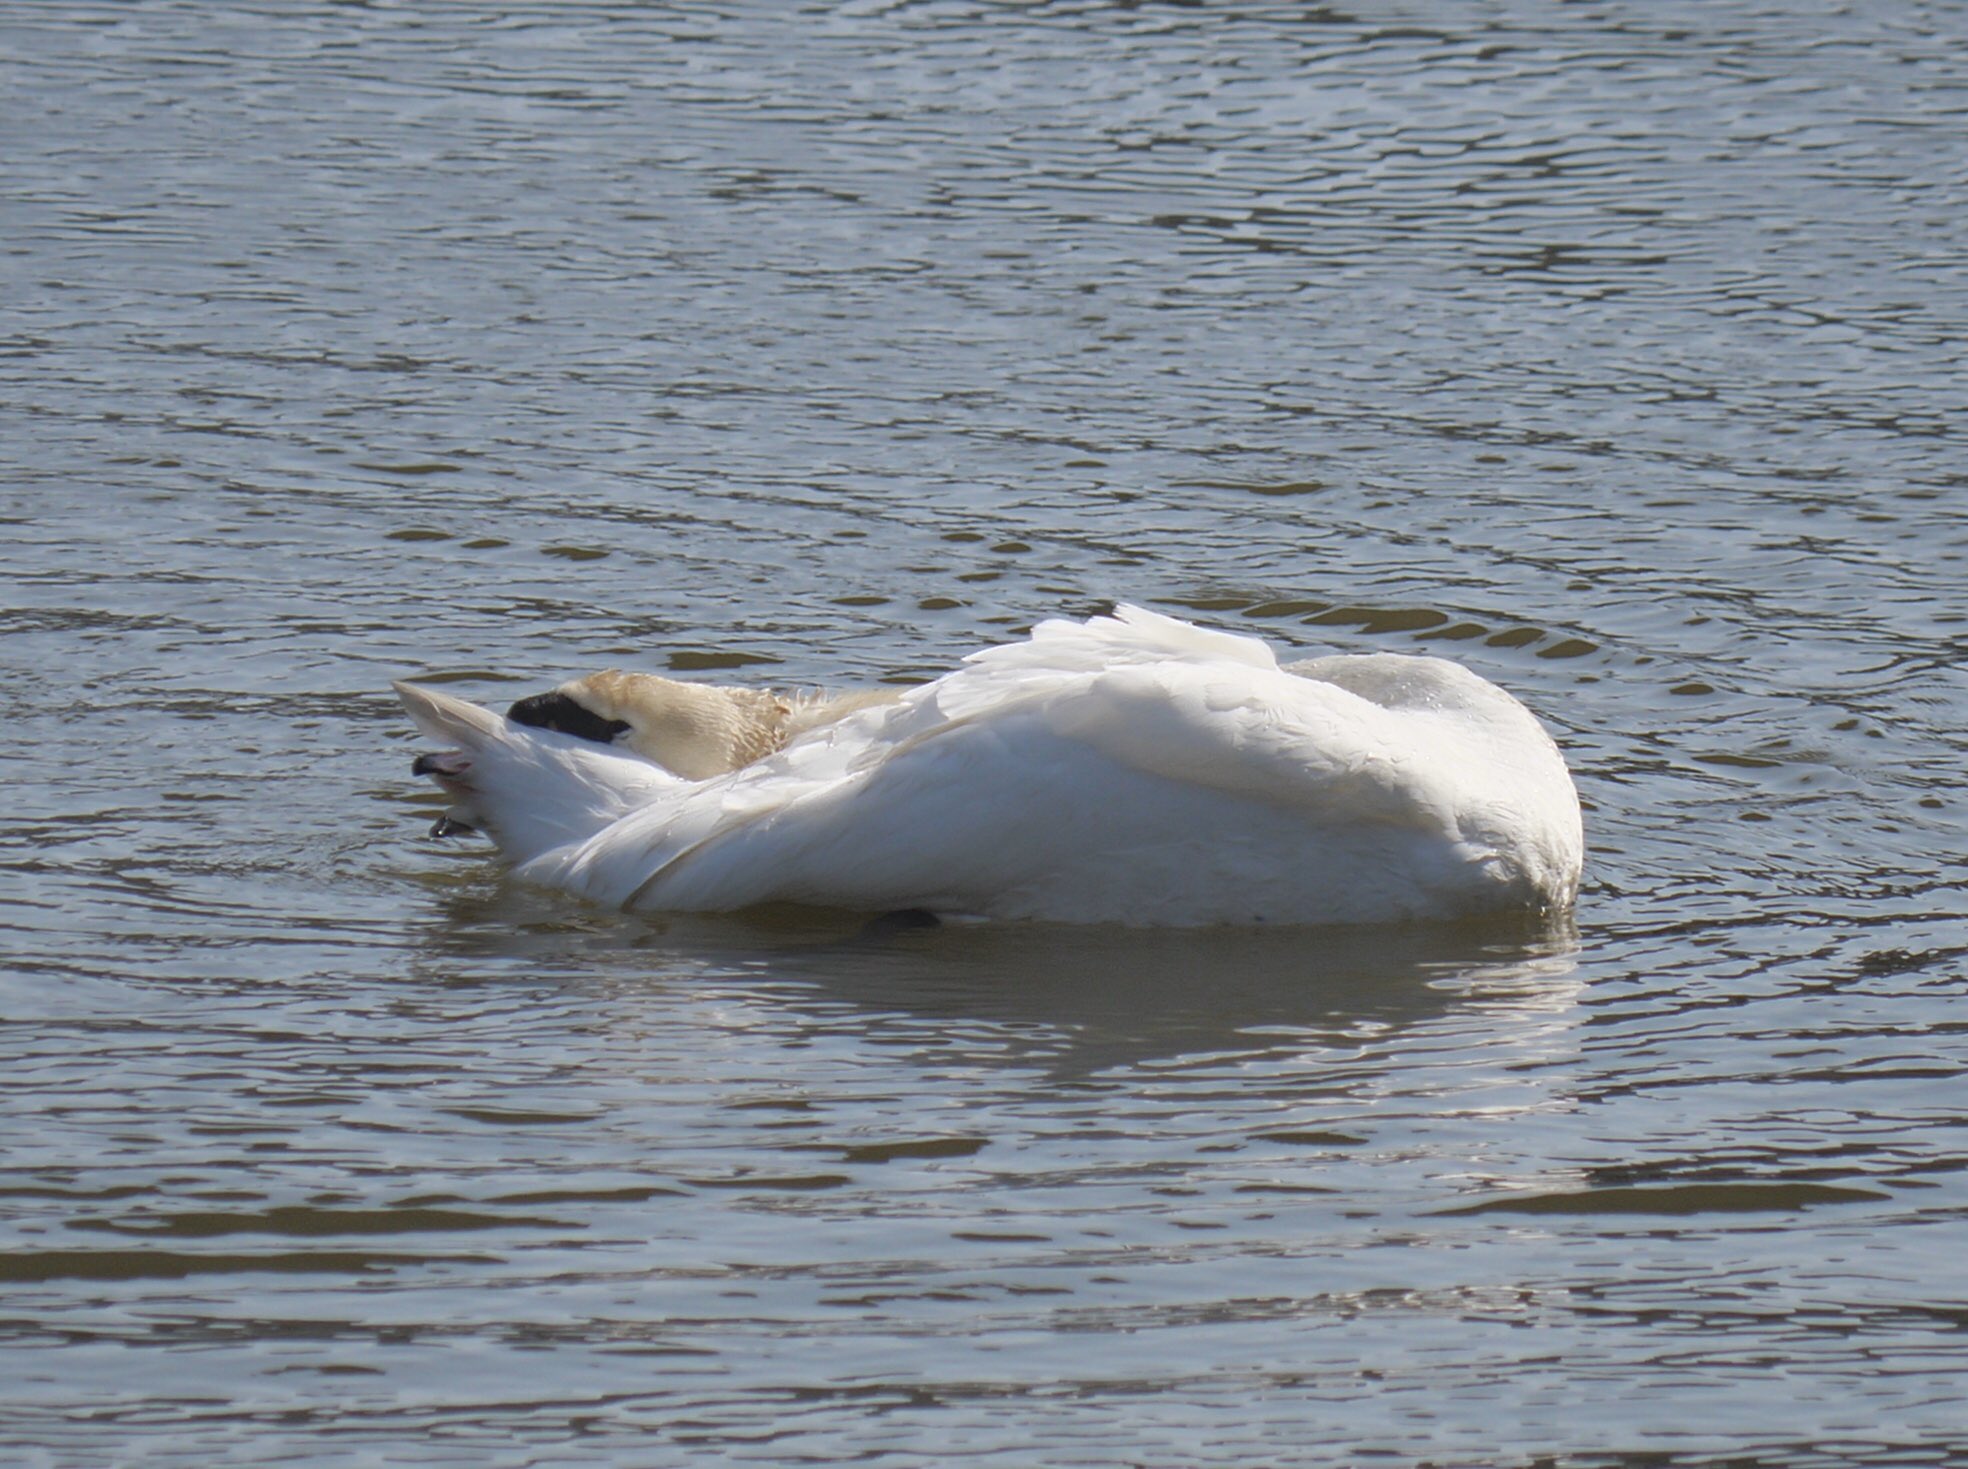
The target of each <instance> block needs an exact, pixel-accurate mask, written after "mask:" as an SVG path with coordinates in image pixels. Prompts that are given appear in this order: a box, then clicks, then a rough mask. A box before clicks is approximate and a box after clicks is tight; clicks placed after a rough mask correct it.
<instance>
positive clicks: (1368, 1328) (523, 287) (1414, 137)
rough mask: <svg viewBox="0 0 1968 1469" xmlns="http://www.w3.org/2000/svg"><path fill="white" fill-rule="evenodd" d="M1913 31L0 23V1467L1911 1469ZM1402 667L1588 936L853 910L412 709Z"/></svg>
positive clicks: (1518, 20) (1924, 1142)
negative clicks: (488, 801) (1141, 643)
mask: <svg viewBox="0 0 1968 1469" xmlns="http://www.w3.org/2000/svg"><path fill="white" fill-rule="evenodd" d="M1961 20H1962V17H1961V14H1960V12H1959V10H1958V9H1957V8H1954V7H1948V6H1940V5H1931V6H1930V5H1922V4H1917V3H1907V4H1899V5H1891V6H1868V7H1843V6H1836V5H1830V4H1822V3H1811V4H1804V5H1785V6H1777V5H1768V6H1758V5H1754V4H1746V5H1733V6H1726V7H1725V6H1706V5H1697V4H1688V3H1682V4H1661V5H1650V6H1646V7H1631V6H1618V5H1611V4H1596V3H1585V4H1569V5H1545V4H1537V3H1531V0H1521V3H1520V0H1499V3H1496V4H1488V5H1483V6H1480V7H1479V6H1471V7H1464V8H1458V9H1456V10H1454V11H1452V12H1444V11H1442V10H1441V9H1440V8H1439V7H1430V6H1419V5H1409V6H1403V5H1398V4H1388V5H1374V6H1369V7H1358V8H1352V9H1346V8H1340V7H1330V8H1327V7H1312V6H1300V5H1275V6H1266V5H1232V4H1224V5H1221V6H1211V7H1208V8H1189V7H1181V6H1175V5H1166V6H1164V5H1153V4H1149V5H1141V6H1120V7H1109V6H1103V5H1097V4H1092V3H1086V4H1057V5H1033V6H1017V7H997V6H988V5H979V4H973V5H963V4H954V3H925V4H916V5H902V4H873V3H869V4H854V5H846V6H841V7H825V8H815V9H810V10H804V11H799V10H794V9H792V8H790V7H781V6H771V5H762V4H761V5H745V6H726V5H692V6H687V7H681V8H679V9H677V10H674V11H672V10H667V9H662V8H652V7H640V6H637V7H630V6H621V7H611V6H605V5H582V4H572V3H560V4H555V5H553V6H539V7H535V8H532V9H519V8H514V9H510V10H505V9H500V10H497V11H494V10H493V9H491V8H487V9H484V10H481V9H479V8H476V7H463V6H458V7H453V6H441V7H440V6H391V5H381V4H379V5H367V6H352V5H325V4H324V5H303V4H293V5H284V4H283V5H277V6H276V5H265V6H257V7H256V6H245V5H228V6H219V5H203V4H195V3H184V4H154V5H144V6H109V5H100V6H99V5H92V4H67V3H64V4H59V5H57V4H30V3H25V0H14V3H12V4H10V5H8V6H6V7H5V9H4V12H3V13H0V26H3V27H4V34H5V38H6V45H5V46H4V47H0V55H4V58H5V59H4V61H0V79H3V80H4V86H5V95H6V96H7V98H8V104H7V107H6V109H5V115H4V118H0V156H4V157H5V158H6V159H7V163H6V174H7V187H6V189H5V192H4V203H0V211H3V212H4V222H5V230H4V234H3V235H0V240H3V241H4V249H0V291H3V292H4V295H0V300H4V301H5V303H6V304H5V306H4V308H0V311H4V315H3V316H0V330H3V331H4V336H0V444H4V449H0V462H4V474H3V475H0V514H4V515H5V517H6V522H7V535H6V539H5V541H4V549H0V573H4V576H5V588H4V604H0V618H4V622H0V626H4V628H5V630H6V637H5V639H4V641H0V657H4V659H5V662H6V671H7V687H8V694H9V698H8V713H9V732H10V739H9V740H8V745H7V749H8V754H7V756H6V761H7V772H8V780H7V790H8V792H9V801H8V807H9V808H10V809H8V810H7V811H6V813H5V814H4V816H0V864H4V867H5V870H6V874H7V876H6V881H5V884H4V887H0V894H3V896H0V926H3V927H0V932H4V935H5V940H4V941H5V945H6V952H7V958H8V962H7V964H6V966H5V968H4V971H3V972H0V1014H4V1016H5V1020H6V1024H5V1028H4V1030H0V1047H4V1056H5V1064H4V1066H3V1067H0V1088H4V1098H5V1101H4V1105H5V1108H6V1130H5V1136H6V1140H7V1141H6V1145H5V1149H4V1153H0V1275H4V1278H5V1287H4V1309H3V1310H0V1384H5V1385H4V1387H0V1448H4V1453H5V1457H6V1458H7V1459H8V1460H9V1461H10V1462H17V1463H24V1464H30V1465H36V1466H69V1465H83V1464H97V1463H103V1462H112V1461H113V1462H134V1461H137V1460H141V1461H143V1462H145V1463H146V1464H157V1465H173V1464H185V1465H201V1466H202V1465H212V1464H241V1465H255V1466H259V1465H267V1464H275V1463H306V1464H344V1463H382V1462H387V1463H390V1464H408V1465H441V1464H468V1465H472V1466H518V1465H524V1464H536V1463H554V1464H574V1463H582V1464H589V1463H591V1464H606V1465H616V1464H631V1463H632V1464H638V1465H641V1464H669V1463H701V1462H710V1461H715V1462H739V1463H744V1462H753V1463H783V1462H792V1461H798V1460H826V1461H833V1460H845V1459H849V1458H856V1457H858V1458H860V1459H862V1460H865V1461H868V1462H874V1463H879V1464H882V1465H892V1466H907V1465H932V1464H934V1465H942V1464H945V1463H948V1462H950V1461H952V1460H963V1461H967V1462H973V1463H982V1464H1002V1465H1023V1464H1028V1463H1032V1462H1047V1463H1059V1464H1068V1463H1084V1464H1110V1463H1150V1464H1156V1465H1197V1464H1236V1465H1250V1464H1273V1463H1295V1464H1296V1463H1305V1464H1353V1463H1358V1462H1361V1461H1362V1460H1363V1459H1368V1458H1372V1459H1375V1460H1376V1461H1381V1462H1392V1463H1416V1464H1419V1463H1424V1462H1427V1463H1436V1464H1476V1463H1482V1464H1529V1463H1532V1462H1544V1463H1554V1464H1564V1465H1612V1464H1618V1465H1635V1464H1640V1463H1647V1464H1658V1463H1661V1462H1663V1457H1662V1456H1668V1461H1671V1462H1673V1463H1675V1464H1696V1463H1716V1462H1721V1461H1723V1460H1725V1459H1726V1460H1727V1461H1728V1462H1730V1463H1736V1464H1743V1463H1748V1464H1757V1465H1776V1464H1783V1465H1819V1464H1826V1465H1828V1464H1844V1463H1866V1464H1885V1463H1908V1464H1919V1465H1932V1464H1940V1463H1960V1462H1963V1461H1964V1460H1968V1408H1964V1407H1963V1406H1962V1399H1963V1396H1964V1381H1963V1378H1964V1359H1963V1356H1962V1349H1961V1345H1960V1343H1961V1332H1962V1329H1963V1327H1964V1324H1968V1271H1964V1269H1963V1267H1962V1265H1961V1260H1962V1238H1963V1236H1962V1222H1963V1219H1962V1216H1963V1210H1964V1206H1968V1185H1964V1183H1963V1181H1962V1180H1963V1171H1964V1168H1968V1123H1964V1108H1963V1105H1962V1102H1961V1099H1960V1095H1959V1093H1960V1087H1959V1083H1958V1077H1959V1073H1960V1071H1961V1068H1962V1065H1963V1062H1964V1059H1968V1037H1965V1036H1964V1024H1963V1022H1962V1020H1961V1019H1960V1018H1959V1017H1956V1016H1954V1015H1953V1013H1952V1011H1953V1008H1954V1007H1955V1006H1956V1005H1957V1004H1959V1003H1960V1001H1961V996H1962V990H1963V987H1964V963H1963V955H1964V953H1968V927H1964V923H1963V919H1964V916H1968V900H1965V899H1964V896H1963V878H1964V859H1963V842H1962V823H1961V810H1962V797H1961V769H1962V760H1963V750H1964V737H1963V729H1964V726H1968V717H1965V716H1968V695H1965V694H1964V687H1963V676H1962V674H1961V672H1960V665H1961V662H1962V657H1961V655H1962V652H1963V648H1964V615H1965V614H1968V609H1965V608H1964V606H1963V599H1962V596H1961V593H1960V586H1961V585H1962V582H1963V553H1964V549H1965V548H1968V532H1964V530H1963V524H1964V522H1963V518H1962V510H1963V501H1964V484H1965V483H1968V476H1965V475H1964V471H1963V461H1962V456H1961V452H1960V440H1959V429H1958V425H1959V424H1960V423H1961V422H1962V421H1963V410H1964V407H1968V405H1965V404H1964V401H1963V400H1964V396H1968V387H1964V385H1965V384H1968V374H1964V372H1963V353H1962V349H1961V346H1960V343H1961V342H1962V340H1963V339H1964V336H1968V275H1965V274H1964V270H1963V267H1962V264H1961V253H1960V224H1959V207H1958V206H1959V201H1960V198H1961V190H1962V187H1963V184H1964V182H1965V181H1968V177H1965V175H1968V170H1964V166H1963V162H1962V153H1961V148H1960V135H1961V126H1962V117H1963V113H1964V110H1968V67H1964V64H1963V62H1962V60H1961V55H1962V52H1961V47H1960V33H1961ZM1115 598H1126V599H1131V600H1136V601H1141V602H1144V603H1147V604H1149V605H1152V606H1156V607H1160V608H1163V609H1165V610H1171V611H1176V612H1179V613H1183V612H1186V613H1190V614H1193V615H1196V616H1198V617H1201V618H1203V619H1205V620H1208V621H1211V622H1214V623H1217V624H1219V625H1224V626H1230V627H1234V628H1238V629H1241V630H1247V631H1255V632H1260V633H1262V634H1264V635H1266V636H1268V637H1270V638H1271V639H1273V640H1274V641H1275V642H1277V643H1278V644H1280V645H1283V646H1286V647H1289V648H1291V649H1293V650H1295V651H1300V652H1302V653H1303V652H1313V651H1318V650H1322V649H1327V648H1338V649H1348V650H1361V649H1395V650H1431V651H1437V652H1447V653H1450V654H1452V655H1453V656H1456V657H1458V658H1461V659H1463V660H1464V661H1466V662H1467V663H1469V664H1470V665H1471V666H1473V667H1475V668H1477V669H1478V670H1479V671H1481V672H1483V673H1484V674H1486V675H1488V676H1490V677H1492V678H1494V679H1496V680H1497V681H1499V682H1501V683H1503V684H1504V685H1506V686H1507V687H1509V688H1511V689H1512V690H1514V691H1516V692H1517V693H1519V694H1520V695H1521V696H1522V697H1524V698H1525V699H1526V700H1527V701H1528V702H1530V703H1531V704H1532V705H1533V706H1534V707H1535V708H1536V709H1537V710H1538V711H1539V712H1540V713H1541V714H1542V715H1543V716H1544V717H1545V719H1546V720H1547V721H1548V723H1549V724H1550V726H1551V727H1552V729H1553V730H1554V732H1555V733H1556V734H1557V735H1558V736H1559V737H1560V739H1561V741H1562V743H1563V744H1564V745H1565V747H1566V749H1567V751H1568V753H1569V755H1570V758H1571V759H1572V761H1573V764H1574V767H1575V769H1576V771H1577V773H1578V777H1579V783H1580V787H1581V790H1582V792H1583V794H1584V796H1585V798H1586V801H1587V803H1588V808H1589V809H1588V813H1587V819H1588V837H1589V841H1590V845H1591V848H1592V855H1591V858H1590V862H1589V867H1588V873H1587V877H1588V883H1587V890H1586V892H1585V893H1584V895H1583V897H1582V899H1581V901H1580V904H1579V909H1578V913H1577V917H1576V925H1575V926H1570V927H1567V926H1561V927H1559V928H1558V929H1556V930H1552V931H1539V930H1535V929H1526V928H1524V927H1522V926H1519V925H1511V924H1505V925H1501V926H1480V927H1476V928H1449V929H1442V930H1431V931H1413V932H1393V933H1388V932H1369V933H1358V934H1316V935H1285V936H1278V935H1261V936H1239V935H1227V934H1204V935H1184V936H1179V937H1176V938H1167V937H1143V936H1130V935H1125V934H1113V933H1101V932H1094V933H1074V932H1065V933H1061V932H1057V931H1049V930H993V931H981V932H980V931H974V930H973V931H948V930H945V931H940V932H932V933H907V934H901V935H896V936H891V937H888V938H886V939H883V938H878V937H858V936H857V935H856V934H855V933H854V932H853V929H852V925H843V924H840V923H836V922H834V921H832V920H829V919H827V918H825V917H824V916H816V915H797V914H777V915H761V916H759V917H756V918H750V919H733V920H703V919H699V920H690V921H672V922H663V921H655V920H643V919H627V918H623V917H619V916H614V915H609V914H606V913H599V912H594V911H590V910H587V909H583V908H581V907H579V906H578V905H575V904H572V903H569V902H566V901H563V900H559V899H556V898H554V897H552V896H550V895H541V894H531V893H526V892H520V891H515V890H513V889H511V888H509V887H507V886H505V885H502V884H501V883H500V881H499V880H498V878H497V875H496V873H495V871H494V870H493V868H492V867H491V865H490V864H489V863H488V862H487V861H486V859H485V857H484V855H483V853H482V851H481V850H480V849H477V848H475V847H472V846H471V845H470V844H456V843H453V844H447V845H444V846H438V845H436V844H432V843H428V842H426V841H425V840H424V839H423V838H422V835H421V833H422V831H423V828H424V827H425V825H427V824H428V821H429V817H430V815H431V813H432V810H433V801H432V799H431V797H430V796H429V795H427V794H426V793H424V792H423V791H420V790H419V789H418V788H417V783H414V782H412V781H411V780H410V779H409V777H408V774H407V768H408V763H409V758H410V756H411V754H412V753H413V751H414V750H415V749H416V748H417V744H416V742H415V741H414V739H413V737H412V736H411V734H410V731H409V730H408V728H407V725H406V722H405V721H404V719H403V718H402V716H401V715H400V714H399V713H398V711H397V710H396V709H395V708H394V707H393V705H392V702H391V701H390V700H389V698H388V697H387V696H386V694H385V693H384V692H383V690H384V689H385V686H386V680H387V679H389V678H391V677H402V676H413V677H419V678H426V679H440V680H450V681H452V682H453V683H454V684H456V685H457V686H459V687H460V688H462V689H463V690H464V691H465V692H468V693H474V694H478V695H481V696H483V697H485V698H486V699H488V700H505V699H508V698H510V697H512V696H514V695H515V694H517V693H519V692H530V691H534V690H537V689H539V688H542V687H545V686H547V685H548V684H550V683H552V682H555V681H558V680H559V679H561V678H563V677H566V676H568V675H570V674H573V673H578V672H581V671H585V670H588V669H591V668H594V667H596V666H601V665H605V664H608V663H627V664H631V665H636V666H642V667H649V668H656V669H663V668H681V669H684V670H687V671H694V672H698V673H702V674H705V675H706V676H711V677H741V678H753V679H759V680H763V681H768V682H777V683H782V684H800V683H859V682H869V681H874V680H881V679H893V680H910V679H915V678H920V677H922V676H924V675H925V674H928V673H931V672H933V671H935V670H937V669H939V668H942V667H945V666H947V665H948V663H949V662H950V661H951V660H952V659H954V658H955V657H957V656H959V655H960V654H961V653H963V652H965V651H967V650H969V649H971V648H974V647H977V646H981V645H983V644H985V643H989V642H993V641H1001V640H1003V639H1005V638H1008V637H1011V636H1015V635H1016V633H1017V632H1018V630H1020V629H1022V628H1023V627H1024V626H1026V625H1028V624H1029V623H1030V622H1031V621H1033V620H1035V619H1036V618H1038V617H1040V616H1044V615H1051V614H1055V613H1067V614H1074V615H1080V614H1084V613H1086V612H1088V611H1091V610H1094V609H1096V608H1098V607H1100V606H1103V605H1105V603H1106V602H1107V601H1108V600H1109V599H1115Z"/></svg>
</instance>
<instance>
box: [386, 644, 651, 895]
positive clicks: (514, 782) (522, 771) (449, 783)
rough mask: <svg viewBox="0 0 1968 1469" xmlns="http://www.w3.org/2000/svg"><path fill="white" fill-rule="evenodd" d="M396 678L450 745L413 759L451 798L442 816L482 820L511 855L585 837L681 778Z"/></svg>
mask: <svg viewBox="0 0 1968 1469" xmlns="http://www.w3.org/2000/svg"><path fill="white" fill-rule="evenodd" d="M392 687H393V688H395V690H396V694H397V697H398V698H399V699H401V700H402V701H403V707H404V708H405V709H406V710H408V711H409V714H410V718H411V719H412V720H413V721H414V722H415V723H416V726H417V728H418V729H420V730H422V731H423V732H424V733H425V734H426V735H428V736H429V737H430V738H431V739H434V740H437V741H439V742H440V743H442V744H444V745H446V746H448V747H449V748H448V749H446V750H445V751H444V752H443V753H441V754H435V755H429V754H427V755H419V756H418V757H417V760H416V762H415V764H413V765H412V766H411V773H412V774H414V775H428V776H430V777H431V778H432V779H434V780H435V781H436V782H437V783H438V785H439V786H440V787H442V788H443V790H444V791H445V792H446V793H447V794H449V795H451V796H453V797H455V798H456V802H457V804H456V805H455V806H453V807H452V809H451V811H450V812H449V813H448V814H447V815H446V817H445V818H444V821H446V822H454V823H457V822H462V823H464V824H466V825H470V826H475V827H478V828H480V829H482V830H483V831H484V832H485V833H486V835H488V836H489V837H491V838H492V840H493V841H495V842H497V843H498V845H499V849H500V850H501V851H502V852H504V853H505V854H506V856H507V857H509V858H510V859H511V860H512V861H514V862H515V863H520V862H529V861H531V860H532V859H533V858H535V857H538V856H540V855H541V854H542V853H544V852H548V851H551V850H553V849H554V848H556V847H561V846H566V845H568V844H569V843H573V842H581V841H586V840H587V839H588V838H589V837H591V836H593V835H594V834H595V833H596V832H598V831H600V830H601V829H602V828H603V827H605V826H607V825H608V824H609V823H610V822H613V821H615V820H616V819H617V818H619V817H620V816H622V815H623V814H624V813H625V812H627V811H630V810H633V809H634V808H635V807H637V806H639V805H642V804H643V803H644V802H646V801H648V800H650V799H651V798H652V797H653V796H654V795H656V794H657V793H658V792H660V791H663V790H667V789H670V788H672V787H674V786H675V785H676V784H677V777H675V776H673V775H671V774H670V773H669V772H668V771H666V770H663V769H662V768H661V767H659V766H656V765H652V764H650V763H649V762H648V761H646V760H639V759H635V758H633V757H631V756H626V755H618V754H616V753H614V752H613V751H611V750H610V749H608V748H607V747H605V746H601V745H596V744H594V743H592V742H590V741H587V740H581V739H577V738H575V737H574V736H572V735H565V734H560V733H557V732H556V731H553V730H544V729H534V728H531V727H529V726H527V725H522V724H514V723H513V722H512V721H511V720H509V719H504V718H502V717H501V716H499V715H497V714H494V713H493V712H492V711H491V710H489V709H481V708H480V707H479V706H478V705H476V704H472V703H468V702H467V701H465V700H463V699H459V698H454V697H453V696H452V695H450V694H441V693H439V692H438V691H437V690H435V689H428V688H423V687H420V686H419V685H417V684H410V683H398V684H394V685H392ZM443 825H444V822H440V823H439V828H438V829H442V828H443Z"/></svg>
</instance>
